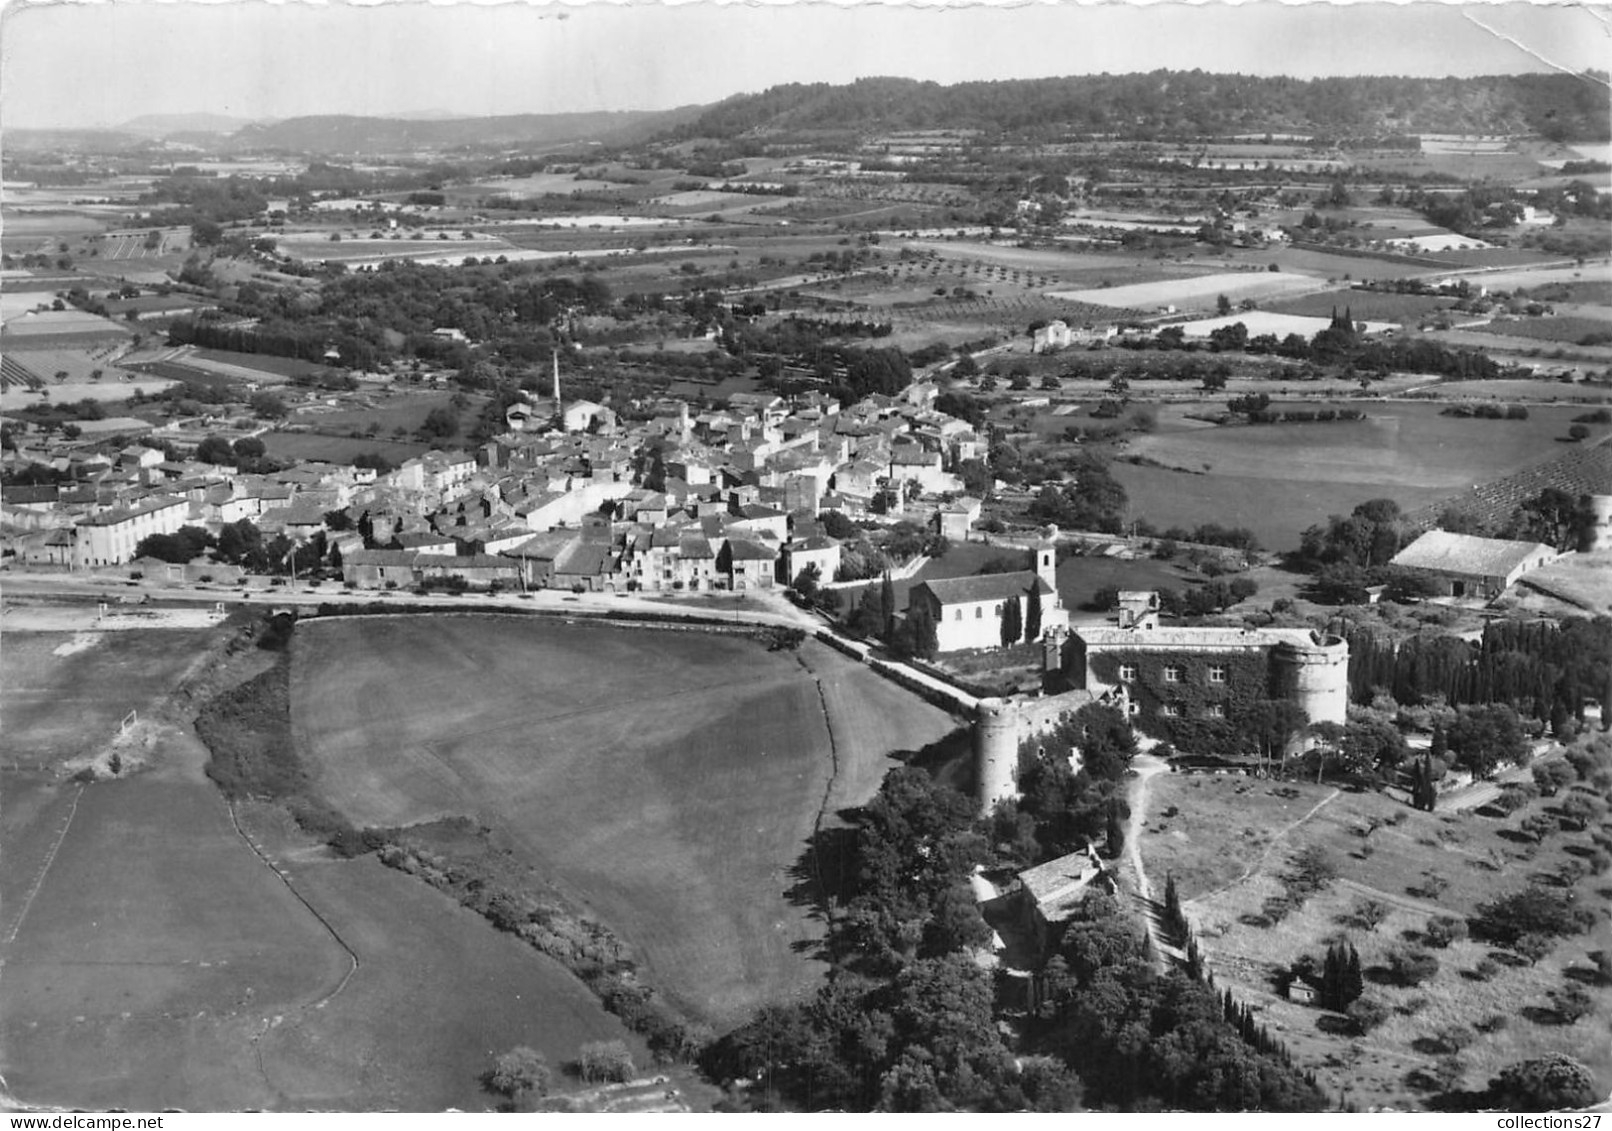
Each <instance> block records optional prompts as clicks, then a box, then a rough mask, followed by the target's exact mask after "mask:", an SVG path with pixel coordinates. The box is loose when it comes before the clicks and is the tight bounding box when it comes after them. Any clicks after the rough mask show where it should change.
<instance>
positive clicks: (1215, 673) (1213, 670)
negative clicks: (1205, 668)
mask: <svg viewBox="0 0 1612 1131" xmlns="http://www.w3.org/2000/svg"><path fill="white" fill-rule="evenodd" d="M1209 682H1210V683H1225V682H1226V666H1225V665H1224V664H1213V665H1211V666H1210V668H1209Z"/></svg>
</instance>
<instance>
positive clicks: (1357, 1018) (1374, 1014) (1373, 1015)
mask: <svg viewBox="0 0 1612 1131" xmlns="http://www.w3.org/2000/svg"><path fill="white" fill-rule="evenodd" d="M1344 1012H1345V1013H1346V1014H1347V1015H1348V1017H1349V1020H1350V1021H1351V1022H1353V1023H1354V1027H1355V1031H1356V1032H1357V1033H1361V1034H1365V1033H1369V1032H1371V1031H1372V1030H1373V1029H1375V1028H1377V1026H1379V1025H1381V1024H1382V1023H1383V1022H1384V1021H1387V1020H1388V1018H1389V1015H1390V1014H1391V1013H1392V1012H1393V1011H1392V1010H1390V1009H1389V1008H1388V1006H1387V1004H1385V1003H1384V1002H1383V1001H1382V1000H1381V999H1380V998H1376V997H1370V996H1367V997H1360V998H1356V999H1355V1000H1354V1001H1352V1002H1350V1003H1349V1008H1348V1009H1346V1010H1345V1011H1344Z"/></svg>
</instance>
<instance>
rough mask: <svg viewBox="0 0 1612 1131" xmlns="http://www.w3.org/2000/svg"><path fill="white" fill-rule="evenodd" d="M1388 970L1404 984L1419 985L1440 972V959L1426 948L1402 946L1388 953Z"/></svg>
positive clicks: (1409, 985) (1407, 985) (1397, 980)
mask: <svg viewBox="0 0 1612 1131" xmlns="http://www.w3.org/2000/svg"><path fill="white" fill-rule="evenodd" d="M1388 970H1389V972H1390V973H1391V974H1392V975H1393V977H1394V980H1395V981H1396V982H1398V983H1399V984H1400V985H1402V986H1406V987H1412V986H1419V985H1421V984H1422V983H1423V982H1425V981H1428V980H1429V979H1430V978H1432V977H1433V976H1434V975H1435V974H1437V973H1438V959H1436V958H1434V957H1433V956H1432V955H1431V954H1428V953H1427V952H1426V951H1425V950H1418V949H1410V948H1401V949H1397V950H1395V951H1393V952H1391V953H1390V954H1389V955H1388Z"/></svg>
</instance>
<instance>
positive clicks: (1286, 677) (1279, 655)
mask: <svg viewBox="0 0 1612 1131" xmlns="http://www.w3.org/2000/svg"><path fill="white" fill-rule="evenodd" d="M1271 661H1272V663H1274V664H1275V665H1276V672H1277V686H1278V687H1280V688H1281V689H1282V691H1283V693H1284V694H1286V695H1287V697H1288V698H1290V699H1292V700H1293V701H1294V702H1295V703H1297V704H1298V705H1299V706H1300V707H1303V708H1304V711H1305V714H1307V715H1309V716H1310V722H1312V723H1338V724H1340V725H1341V724H1342V723H1344V722H1345V721H1346V720H1347V718H1348V713H1349V642H1348V641H1346V640H1345V639H1344V638H1343V637H1341V636H1335V635H1333V634H1331V633H1320V632H1312V633H1310V639H1309V641H1308V642H1304V643H1301V642H1299V641H1297V640H1283V641H1282V642H1281V643H1279V644H1278V645H1276V647H1275V648H1274V649H1272V651H1271Z"/></svg>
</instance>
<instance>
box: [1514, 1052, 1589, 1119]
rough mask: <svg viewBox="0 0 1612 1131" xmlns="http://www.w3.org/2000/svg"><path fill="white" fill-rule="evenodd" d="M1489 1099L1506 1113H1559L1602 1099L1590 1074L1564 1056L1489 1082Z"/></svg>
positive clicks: (1530, 1063)
mask: <svg viewBox="0 0 1612 1131" xmlns="http://www.w3.org/2000/svg"><path fill="white" fill-rule="evenodd" d="M1489 1099H1490V1101H1491V1102H1492V1103H1494V1104H1495V1105H1497V1106H1499V1107H1502V1108H1504V1109H1505V1110H1507V1111H1560V1110H1563V1109H1569V1108H1581V1107H1589V1106H1590V1105H1591V1104H1593V1103H1595V1101H1596V1100H1598V1099H1600V1096H1599V1095H1598V1094H1597V1092H1596V1090H1595V1078H1594V1077H1593V1076H1591V1075H1590V1070H1589V1069H1587V1068H1585V1067H1584V1065H1582V1064H1580V1063H1579V1062H1578V1061H1576V1060H1574V1059H1573V1058H1572V1057H1570V1056H1567V1055H1566V1054H1564V1053H1559V1052H1558V1053H1551V1054H1550V1055H1548V1056H1542V1057H1539V1058H1538V1059H1536V1060H1525V1061H1522V1062H1521V1063H1518V1064H1513V1065H1511V1066H1509V1067H1507V1068H1505V1069H1502V1070H1501V1073H1500V1075H1499V1076H1497V1077H1495V1078H1494V1079H1493V1080H1491V1081H1490V1082H1489Z"/></svg>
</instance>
